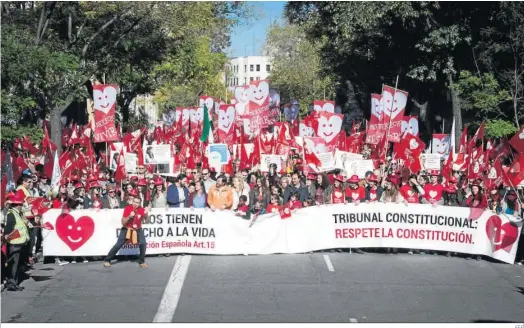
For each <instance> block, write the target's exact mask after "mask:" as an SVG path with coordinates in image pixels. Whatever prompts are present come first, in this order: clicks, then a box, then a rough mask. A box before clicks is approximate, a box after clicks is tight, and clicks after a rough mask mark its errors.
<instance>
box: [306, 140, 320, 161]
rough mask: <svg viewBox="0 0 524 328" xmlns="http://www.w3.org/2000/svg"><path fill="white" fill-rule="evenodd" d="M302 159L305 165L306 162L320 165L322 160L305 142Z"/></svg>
mask: <svg viewBox="0 0 524 328" xmlns="http://www.w3.org/2000/svg"><path fill="white" fill-rule="evenodd" d="M304 160H305V161H306V166H307V165H308V164H313V165H315V166H318V167H319V166H322V162H320V160H319V159H318V157H317V155H316V154H315V152H314V151H313V150H312V149H310V148H309V146H308V145H307V143H305V142H304Z"/></svg>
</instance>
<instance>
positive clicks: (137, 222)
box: [104, 189, 151, 269]
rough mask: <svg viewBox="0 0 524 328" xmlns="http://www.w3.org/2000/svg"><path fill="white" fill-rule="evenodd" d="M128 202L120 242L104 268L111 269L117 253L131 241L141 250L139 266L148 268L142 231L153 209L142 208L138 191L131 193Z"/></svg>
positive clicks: (123, 215)
mask: <svg viewBox="0 0 524 328" xmlns="http://www.w3.org/2000/svg"><path fill="white" fill-rule="evenodd" d="M128 200H129V204H130V205H127V206H126V207H125V208H124V213H123V214H122V228H121V229H120V234H119V235H118V240H117V242H116V244H115V246H113V248H111V250H110V251H109V254H107V256H106V258H105V259H104V267H110V266H111V259H112V258H113V257H115V255H116V253H117V252H118V251H119V250H120V248H122V246H124V244H125V243H126V242H128V241H131V242H132V243H133V244H137V243H138V247H139V249H140V257H139V259H138V264H139V265H140V267H141V268H143V269H145V268H147V264H146V263H145V257H146V246H147V243H146V237H145V235H144V230H143V229H142V223H146V220H147V213H148V212H150V210H151V208H150V207H147V208H143V207H141V206H140V204H142V200H141V199H140V197H138V191H137V190H136V189H132V190H131V191H129V193H128Z"/></svg>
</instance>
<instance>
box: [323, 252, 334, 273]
mask: <svg viewBox="0 0 524 328" xmlns="http://www.w3.org/2000/svg"><path fill="white" fill-rule="evenodd" d="M324 261H326V265H327V267H328V270H329V271H331V272H335V268H333V264H332V263H331V259H330V258H329V255H327V254H324Z"/></svg>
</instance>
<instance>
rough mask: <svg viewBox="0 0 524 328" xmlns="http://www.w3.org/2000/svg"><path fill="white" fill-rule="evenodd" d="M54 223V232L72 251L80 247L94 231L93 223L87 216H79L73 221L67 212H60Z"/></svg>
mask: <svg viewBox="0 0 524 328" xmlns="http://www.w3.org/2000/svg"><path fill="white" fill-rule="evenodd" d="M55 225H56V234H57V235H58V237H59V238H60V239H61V240H62V241H63V242H64V243H65V244H66V245H67V246H68V247H69V248H70V249H71V250H72V251H75V250H77V249H79V248H80V247H82V246H83V245H84V244H85V243H86V242H87V241H88V240H89V239H90V238H91V236H92V235H93V233H94V231H95V223H94V222H93V219H91V218H90V217H89V216H81V217H79V218H78V220H76V221H75V219H74V218H73V217H72V216H71V215H70V214H69V213H62V214H60V215H59V216H58V217H57V218H56V223H55Z"/></svg>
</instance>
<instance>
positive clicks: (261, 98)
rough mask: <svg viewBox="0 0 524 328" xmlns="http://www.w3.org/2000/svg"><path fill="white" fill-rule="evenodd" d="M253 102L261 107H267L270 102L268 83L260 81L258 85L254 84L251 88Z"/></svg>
mask: <svg viewBox="0 0 524 328" xmlns="http://www.w3.org/2000/svg"><path fill="white" fill-rule="evenodd" d="M250 89H251V99H250V100H251V101H252V102H254V103H255V104H257V105H259V106H263V105H266V104H267V103H268V101H269V99H268V96H269V84H268V83H267V81H259V82H258V83H257V84H252V85H251V87H250Z"/></svg>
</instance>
